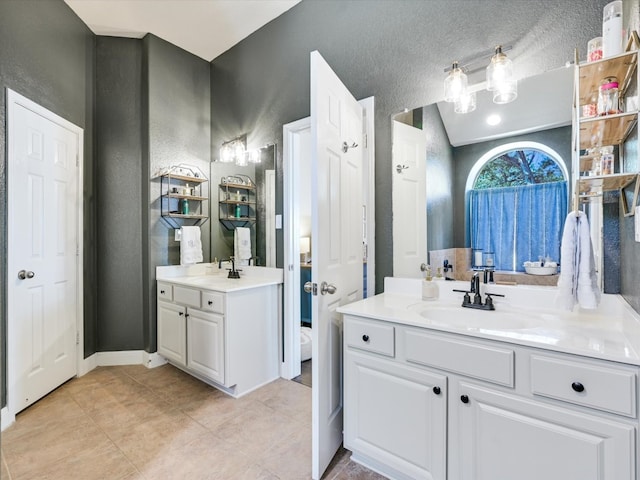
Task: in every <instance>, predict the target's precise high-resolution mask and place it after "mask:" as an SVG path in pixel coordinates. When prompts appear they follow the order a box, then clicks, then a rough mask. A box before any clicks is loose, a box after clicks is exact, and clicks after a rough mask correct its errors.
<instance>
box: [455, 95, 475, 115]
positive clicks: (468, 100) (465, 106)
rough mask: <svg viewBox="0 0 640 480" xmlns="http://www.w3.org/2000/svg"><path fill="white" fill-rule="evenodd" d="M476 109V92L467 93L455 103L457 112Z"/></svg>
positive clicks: (469, 111) (468, 111) (467, 111)
mask: <svg viewBox="0 0 640 480" xmlns="http://www.w3.org/2000/svg"><path fill="white" fill-rule="evenodd" d="M475 109H476V92H471V93H466V94H464V95H462V96H461V97H460V98H459V99H458V100H457V101H455V102H454V103H453V111H454V112H456V113H471V112H473V111H474V110H475Z"/></svg>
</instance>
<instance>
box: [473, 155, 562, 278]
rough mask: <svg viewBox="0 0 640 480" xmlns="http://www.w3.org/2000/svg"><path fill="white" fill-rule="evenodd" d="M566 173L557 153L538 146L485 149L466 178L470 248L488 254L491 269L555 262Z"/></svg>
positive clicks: (509, 268)
mask: <svg viewBox="0 0 640 480" xmlns="http://www.w3.org/2000/svg"><path fill="white" fill-rule="evenodd" d="M567 177H568V173H567V170H566V167H565V164H564V162H563V161H562V159H561V157H560V156H559V155H558V154H557V153H556V152H555V151H553V150H552V149H550V148H548V147H547V146H545V145H543V144H539V143H534V142H519V143H511V144H506V145H502V146H501V147H498V148H495V149H493V150H491V151H490V152H487V154H485V155H483V157H482V158H481V159H480V160H478V162H477V163H476V165H474V167H473V169H472V170H471V173H470V174H469V178H468V179H467V199H468V203H467V205H468V211H469V232H470V239H471V247H472V248H478V249H482V250H484V251H491V252H493V253H494V255H495V268H496V269H497V270H507V271H524V267H523V263H524V262H526V261H529V260H534V261H535V260H538V258H540V257H543V258H544V257H550V258H551V259H552V260H554V261H559V259H560V258H559V257H560V239H561V236H562V226H563V224H564V219H565V217H566V214H567V204H568V196H567V181H566V179H567Z"/></svg>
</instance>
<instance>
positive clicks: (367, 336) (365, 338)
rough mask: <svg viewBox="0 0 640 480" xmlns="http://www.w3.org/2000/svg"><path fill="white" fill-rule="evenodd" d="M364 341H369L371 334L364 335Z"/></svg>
mask: <svg viewBox="0 0 640 480" xmlns="http://www.w3.org/2000/svg"><path fill="white" fill-rule="evenodd" d="M362 341H363V342H368V341H369V335H367V334H364V335H362Z"/></svg>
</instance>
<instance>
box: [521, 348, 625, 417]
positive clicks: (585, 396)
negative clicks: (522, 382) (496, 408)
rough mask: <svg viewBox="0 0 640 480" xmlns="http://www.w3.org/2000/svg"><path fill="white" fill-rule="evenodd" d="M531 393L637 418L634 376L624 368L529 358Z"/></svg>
mask: <svg viewBox="0 0 640 480" xmlns="http://www.w3.org/2000/svg"><path fill="white" fill-rule="evenodd" d="M531 392H532V393H533V394H535V395H541V396H545V397H550V398H555V399H557V400H565V401H567V402H571V403H575V404H577V405H584V406H586V407H591V408H596V409H598V410H604V411H607V412H611V413H616V414H619V415H625V416H627V417H634V418H635V416H636V374H635V372H632V371H630V370H626V369H624V368H615V367H614V366H611V367H609V366H600V365H594V364H591V363H581V362H577V361H569V360H565V359H561V358H554V357H547V356H542V355H532V356H531Z"/></svg>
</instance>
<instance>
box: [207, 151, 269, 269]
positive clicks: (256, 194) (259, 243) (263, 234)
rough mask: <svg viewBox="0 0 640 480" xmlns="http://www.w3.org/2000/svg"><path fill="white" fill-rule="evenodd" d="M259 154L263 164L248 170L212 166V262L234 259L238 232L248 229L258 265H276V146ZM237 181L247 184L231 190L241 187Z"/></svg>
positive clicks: (234, 165)
mask: <svg viewBox="0 0 640 480" xmlns="http://www.w3.org/2000/svg"><path fill="white" fill-rule="evenodd" d="M259 153H260V161H259V162H257V163H249V164H248V165H246V166H238V165H236V164H235V163H233V162H231V163H222V162H219V161H214V162H212V163H211V222H210V223H211V226H210V228H211V259H212V260H213V259H214V258H218V259H227V258H229V257H230V256H231V255H233V252H234V229H235V227H246V228H249V229H250V230H251V251H252V253H253V256H254V257H257V265H261V266H270V267H275V265H276V258H275V252H276V246H275V226H274V223H275V205H276V203H275V202H276V198H275V195H276V193H275V186H276V176H275V164H276V146H275V145H267V146H265V147H262V148H260V149H259ZM214 156H215V153H214ZM247 178H248V179H250V182H248V181H247ZM235 179H240V180H243V181H244V184H241V185H239V186H237V187H230V185H235V184H236V183H239V180H235ZM228 182H231V184H230V183H228ZM240 183H242V182H240ZM249 183H250V184H249ZM227 196H229V197H230V198H227ZM236 207H237V208H238V211H237V217H236V210H235V209H236Z"/></svg>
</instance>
